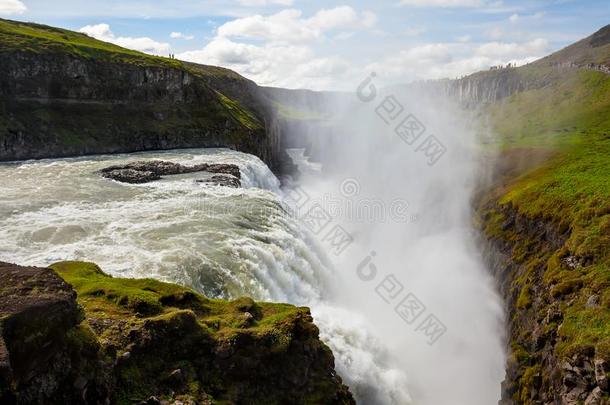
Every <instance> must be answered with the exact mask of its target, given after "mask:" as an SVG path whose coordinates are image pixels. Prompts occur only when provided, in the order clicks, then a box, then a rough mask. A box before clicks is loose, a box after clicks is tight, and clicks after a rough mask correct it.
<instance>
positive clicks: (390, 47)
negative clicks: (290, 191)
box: [0, 0, 610, 89]
mask: <svg viewBox="0 0 610 405" xmlns="http://www.w3.org/2000/svg"><path fill="white" fill-rule="evenodd" d="M0 17H4V18H11V19H17V20H23V21H34V22H39V23H45V24H50V25H54V26H60V27H64V28H69V29H73V30H77V31H78V30H81V31H83V32H86V33H87V34H89V35H91V36H95V37H97V38H99V39H102V40H106V41H109V42H115V43H118V44H119V45H122V46H126V47H129V48H134V49H139V50H142V51H145V52H149V53H156V54H161V55H167V54H168V53H170V52H172V53H175V54H176V55H177V57H179V58H181V59H185V60H192V61H196V62H200V63H207V64H216V65H222V66H226V67H229V68H232V69H234V70H236V71H238V72H239V73H241V74H243V75H245V76H247V77H249V78H251V79H253V80H255V81H256V82H258V83H260V84H263V85H274V86H282V87H290V88H298V87H300V88H313V89H345V88H346V87H351V86H353V85H354V83H357V82H358V81H359V80H360V79H361V78H362V77H365V76H366V75H367V74H368V72H370V71H375V72H377V73H378V75H379V76H380V78H381V79H382V80H384V81H385V82H386V83H388V84H390V83H401V82H409V81H413V80H421V79H435V78H441V77H457V76H461V75H464V74H468V73H471V72H474V71H477V70H481V69H486V68H488V67H489V66H491V65H497V64H506V63H509V62H513V63H515V62H516V63H518V64H523V63H527V62H529V61H531V60H534V59H536V58H539V57H541V56H544V55H546V54H548V53H550V52H552V51H555V50H558V49H560V48H562V47H563V46H565V45H568V44H570V43H572V42H574V41H576V40H578V39H580V38H583V37H585V36H587V35H589V34H591V33H592V32H594V31H595V30H597V29H599V28H600V27H602V26H604V25H606V24H609V23H610V3H609V2H608V0H590V1H578V0H515V1H511V0H377V1H374V2H372V1H350V2H347V1H305V0H228V1H216V0H209V1H194V0H182V1H179V2H178V1H169V0H156V1H155V0H122V1H119V0H87V1H75V0H54V1H49V0H0ZM172 33H173V35H172Z"/></svg>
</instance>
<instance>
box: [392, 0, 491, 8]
mask: <svg viewBox="0 0 610 405" xmlns="http://www.w3.org/2000/svg"><path fill="white" fill-rule="evenodd" d="M400 4H402V5H406V6H416V7H481V6H484V5H485V4H486V2H485V1H483V0H400Z"/></svg>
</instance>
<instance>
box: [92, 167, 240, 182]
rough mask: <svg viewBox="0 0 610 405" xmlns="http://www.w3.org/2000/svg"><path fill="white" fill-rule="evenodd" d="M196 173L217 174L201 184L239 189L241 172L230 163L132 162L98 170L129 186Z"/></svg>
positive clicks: (107, 176)
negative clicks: (165, 177) (191, 164)
mask: <svg viewBox="0 0 610 405" xmlns="http://www.w3.org/2000/svg"><path fill="white" fill-rule="evenodd" d="M197 172H207V173H213V174H217V176H212V177H211V178H210V179H204V180H201V181H200V182H202V183H211V184H216V185H221V186H223V185H226V186H228V187H241V181H240V179H241V172H240V171H239V166H237V165H234V164H230V163H212V164H208V163H203V164H199V165H194V166H185V165H181V164H179V163H173V162H166V161H163V160H152V161H140V162H133V163H129V164H126V165H119V166H109V167H106V168H104V169H102V170H100V173H101V175H102V177H105V178H107V179H111V180H115V181H119V182H121V183H130V184H143V183H149V182H151V181H155V180H160V179H162V178H163V177H162V176H172V175H178V174H188V173H197Z"/></svg>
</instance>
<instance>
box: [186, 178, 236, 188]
mask: <svg viewBox="0 0 610 405" xmlns="http://www.w3.org/2000/svg"><path fill="white" fill-rule="evenodd" d="M196 182H197V183H199V184H209V185H213V186H223V187H232V188H240V187H241V181H240V180H239V179H238V178H237V177H233V176H231V175H215V176H212V177H210V178H207V179H199V180H196Z"/></svg>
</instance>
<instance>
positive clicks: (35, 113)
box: [0, 20, 280, 167]
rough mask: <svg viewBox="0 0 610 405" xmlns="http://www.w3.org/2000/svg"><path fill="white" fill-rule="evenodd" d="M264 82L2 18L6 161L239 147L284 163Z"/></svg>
mask: <svg viewBox="0 0 610 405" xmlns="http://www.w3.org/2000/svg"><path fill="white" fill-rule="evenodd" d="M272 126H273V115H272V113H271V110H270V109H269V108H268V107H267V106H266V101H265V99H264V97H262V96H261V95H260V94H259V91H258V88H257V86H256V85H255V84H254V83H252V82H250V81H248V80H246V79H245V78H243V77H241V76H239V75H237V74H236V73H234V72H231V71H229V70H226V69H222V68H215V67H210V66H203V65H195V64H187V63H183V62H180V61H177V60H174V59H165V58H157V57H152V56H149V55H144V54H139V53H137V52H134V51H130V50H126V49H123V48H119V47H116V46H114V45H111V44H106V43H103V42H100V41H96V40H94V39H92V38H89V37H86V36H85V35H83V34H78V33H74V32H70V31H66V30H59V29H55V28H51V27H45V26H39V25H35V24H24V23H17V22H11V21H6V20H0V161H1V160H17V159H30V158H47V157H64V156H79V155H85V154H99V153H115V152H134V151H142V150H154V149H172V148H191V147H230V148H234V149H236V150H240V151H244V152H248V153H252V154H255V155H257V156H259V157H260V158H261V159H263V160H264V161H265V162H266V163H267V164H269V165H270V166H271V167H275V166H276V164H277V160H278V157H279V156H280V151H279V148H278V144H279V141H278V137H279V134H277V133H274V132H273V131H270V130H269V129H270V128H272Z"/></svg>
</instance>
